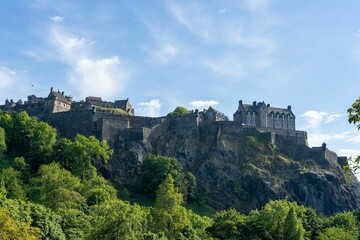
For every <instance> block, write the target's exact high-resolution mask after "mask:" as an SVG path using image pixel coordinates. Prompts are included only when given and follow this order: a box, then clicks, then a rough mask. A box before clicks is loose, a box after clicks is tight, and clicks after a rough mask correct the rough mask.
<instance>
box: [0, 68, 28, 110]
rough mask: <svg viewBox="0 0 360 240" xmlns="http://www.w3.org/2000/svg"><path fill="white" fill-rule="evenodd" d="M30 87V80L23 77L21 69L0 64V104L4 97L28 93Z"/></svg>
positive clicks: (14, 97)
mask: <svg viewBox="0 0 360 240" xmlns="http://www.w3.org/2000/svg"><path fill="white" fill-rule="evenodd" d="M30 87H31V84H30V80H29V79H27V78H25V77H24V72H23V71H17V70H14V69H10V68H8V67H5V66H0V101H1V102H0V104H3V101H4V100H5V98H13V99H14V100H16V99H20V98H22V97H23V96H24V95H25V94H28V93H29V90H30Z"/></svg>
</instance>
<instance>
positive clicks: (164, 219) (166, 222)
mask: <svg viewBox="0 0 360 240" xmlns="http://www.w3.org/2000/svg"><path fill="white" fill-rule="evenodd" d="M182 202H183V198H182V194H181V193H180V192H179V191H178V189H177V188H176V187H175V186H174V179H173V178H172V176H171V175H170V174H168V175H167V177H166V178H165V180H164V181H163V182H162V183H161V184H160V186H159V189H158V191H157V192H156V199H155V206H154V209H152V217H153V221H152V226H153V231H154V232H163V233H164V234H165V236H166V237H167V238H169V239H173V238H179V237H181V236H184V235H183V234H182V232H183V231H184V230H186V229H187V228H189V227H190V228H192V227H191V222H190V219H189V216H188V214H187V211H186V209H185V208H184V207H182V206H181V204H182Z"/></svg>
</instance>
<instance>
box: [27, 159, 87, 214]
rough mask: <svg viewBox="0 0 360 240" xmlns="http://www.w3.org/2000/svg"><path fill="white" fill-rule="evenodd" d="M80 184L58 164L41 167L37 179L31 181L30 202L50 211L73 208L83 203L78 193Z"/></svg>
mask: <svg viewBox="0 0 360 240" xmlns="http://www.w3.org/2000/svg"><path fill="white" fill-rule="evenodd" d="M81 187H82V184H81V182H80V179H79V178H77V177H76V176H73V175H72V174H71V172H69V171H68V170H66V169H63V168H61V167H60V165H59V164H58V163H51V164H49V165H42V166H41V167H40V169H39V171H38V177H36V178H33V179H32V180H31V186H30V188H29V193H30V194H29V195H30V197H31V198H32V200H34V201H36V202H38V203H41V204H43V205H44V206H46V207H49V208H51V209H57V208H67V209H69V208H75V207H77V206H79V205H80V204H82V203H84V202H85V198H84V197H83V196H82V195H81V194H80V193H79V191H80V189H81Z"/></svg>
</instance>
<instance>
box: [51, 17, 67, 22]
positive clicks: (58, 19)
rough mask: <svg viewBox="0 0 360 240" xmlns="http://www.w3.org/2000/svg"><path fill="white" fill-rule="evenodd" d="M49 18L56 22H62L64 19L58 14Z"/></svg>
mask: <svg viewBox="0 0 360 240" xmlns="http://www.w3.org/2000/svg"><path fill="white" fill-rule="evenodd" d="M50 20H51V21H53V22H56V23H57V22H62V21H64V20H65V18H64V17H60V16H53V17H51V18H50Z"/></svg>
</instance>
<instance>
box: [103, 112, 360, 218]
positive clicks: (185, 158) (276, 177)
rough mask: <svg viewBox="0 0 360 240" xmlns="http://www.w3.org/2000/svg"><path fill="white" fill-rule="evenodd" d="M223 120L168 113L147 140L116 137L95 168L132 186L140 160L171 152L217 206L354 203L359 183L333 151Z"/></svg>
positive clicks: (327, 207)
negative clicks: (195, 121) (197, 122)
mask: <svg viewBox="0 0 360 240" xmlns="http://www.w3.org/2000/svg"><path fill="white" fill-rule="evenodd" d="M225 126H226V125H225V124H221V123H209V124H203V125H201V126H189V125H187V124H186V123H185V121H183V120H181V118H174V119H170V120H169V121H167V122H165V123H164V124H162V125H159V126H157V127H155V128H154V129H153V130H152V131H151V134H150V135H149V136H148V137H147V138H146V139H143V138H140V137H136V136H134V135H129V134H128V133H125V132H124V133H123V134H120V137H119V139H118V140H117V141H116V142H115V155H114V159H113V160H112V161H110V164H109V165H108V166H103V168H102V170H101V171H102V172H103V173H104V175H105V176H107V177H109V178H110V179H112V180H116V179H118V180H120V181H121V182H124V183H127V184H128V185H132V187H134V186H137V187H139V186H141V179H140V178H139V176H140V166H141V162H142V161H143V159H144V158H145V156H146V155H147V154H149V153H155V154H158V155H162V156H168V157H174V158H176V159H177V160H178V161H179V162H180V163H181V164H182V165H183V167H184V169H185V170H188V171H190V172H191V173H193V174H194V175H195V176H196V179H197V188H198V196H199V198H200V200H201V201H202V202H206V203H207V204H209V205H210V206H211V207H213V208H215V209H217V210H220V209H227V208H229V207H233V208H236V209H237V210H239V211H242V212H249V211H250V210H252V209H256V208H261V207H262V206H264V205H265V204H266V203H267V202H268V201H269V200H271V199H288V200H290V201H296V202H298V203H299V204H302V205H306V206H311V207H313V208H315V209H316V210H317V211H318V212H322V213H324V214H331V213H334V212H340V211H344V210H353V209H357V208H358V207H359V206H360V187H359V183H358V182H357V180H356V178H355V177H354V175H353V174H352V173H351V172H344V171H343V170H342V168H341V166H340V165H339V164H338V163H337V162H336V155H334V154H335V153H332V152H331V151H329V150H328V149H322V148H321V147H320V148H313V149H312V148H309V147H307V146H304V145H299V144H296V143H295V142H293V141H291V139H286V138H284V137H281V136H277V143H278V145H276V144H272V143H270V142H269V141H268V140H267V138H266V136H267V135H266V134H262V133H260V132H257V131H253V132H249V133H246V132H245V131H244V132H243V133H241V134H240V133H238V132H235V131H233V130H232V128H230V129H226V128H225ZM325 148H326V146H325Z"/></svg>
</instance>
